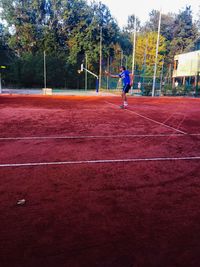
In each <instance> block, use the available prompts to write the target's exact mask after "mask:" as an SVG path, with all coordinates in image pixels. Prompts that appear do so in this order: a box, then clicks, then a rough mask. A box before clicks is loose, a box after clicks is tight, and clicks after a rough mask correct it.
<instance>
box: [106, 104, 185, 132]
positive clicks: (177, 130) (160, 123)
mask: <svg viewBox="0 0 200 267" xmlns="http://www.w3.org/2000/svg"><path fill="white" fill-rule="evenodd" d="M105 102H106V103H108V104H110V105H113V106H117V105H116V104H113V103H110V102H108V101H105ZM126 111H128V112H131V113H134V114H136V115H138V116H139V117H141V118H144V119H146V120H149V121H152V122H154V123H157V124H159V125H162V126H165V127H167V128H170V129H172V130H174V131H176V132H179V133H182V134H187V133H186V132H183V131H181V130H179V129H176V128H174V127H171V126H169V125H167V124H165V123H162V122H159V121H155V120H153V119H151V118H149V117H146V116H143V115H141V114H139V113H137V112H135V111H133V110H130V109H126Z"/></svg>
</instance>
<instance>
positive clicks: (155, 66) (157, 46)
mask: <svg viewBox="0 0 200 267" xmlns="http://www.w3.org/2000/svg"><path fill="white" fill-rule="evenodd" d="M160 24H161V10H160V15H159V22H158V35H157V44H156V56H155V65H154V75H153V85H152V96H155V84H156V71H157V58H158V48H159V40H160Z"/></svg>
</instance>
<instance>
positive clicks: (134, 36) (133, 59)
mask: <svg viewBox="0 0 200 267" xmlns="http://www.w3.org/2000/svg"><path fill="white" fill-rule="evenodd" d="M135 43H136V16H135V20H134V35H133V57H132V75H133V81H134V68H135ZM133 86H134V82H133V85H132V86H131V94H133Z"/></svg>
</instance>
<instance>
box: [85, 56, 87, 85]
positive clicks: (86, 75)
mask: <svg viewBox="0 0 200 267" xmlns="http://www.w3.org/2000/svg"><path fill="white" fill-rule="evenodd" d="M85 67H86V69H87V54H85ZM85 90H87V71H85Z"/></svg>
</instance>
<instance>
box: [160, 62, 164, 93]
mask: <svg viewBox="0 0 200 267" xmlns="http://www.w3.org/2000/svg"><path fill="white" fill-rule="evenodd" d="M163 66H164V59H163V60H162V70H161V75H160V93H161V90H162V79H163Z"/></svg>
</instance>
